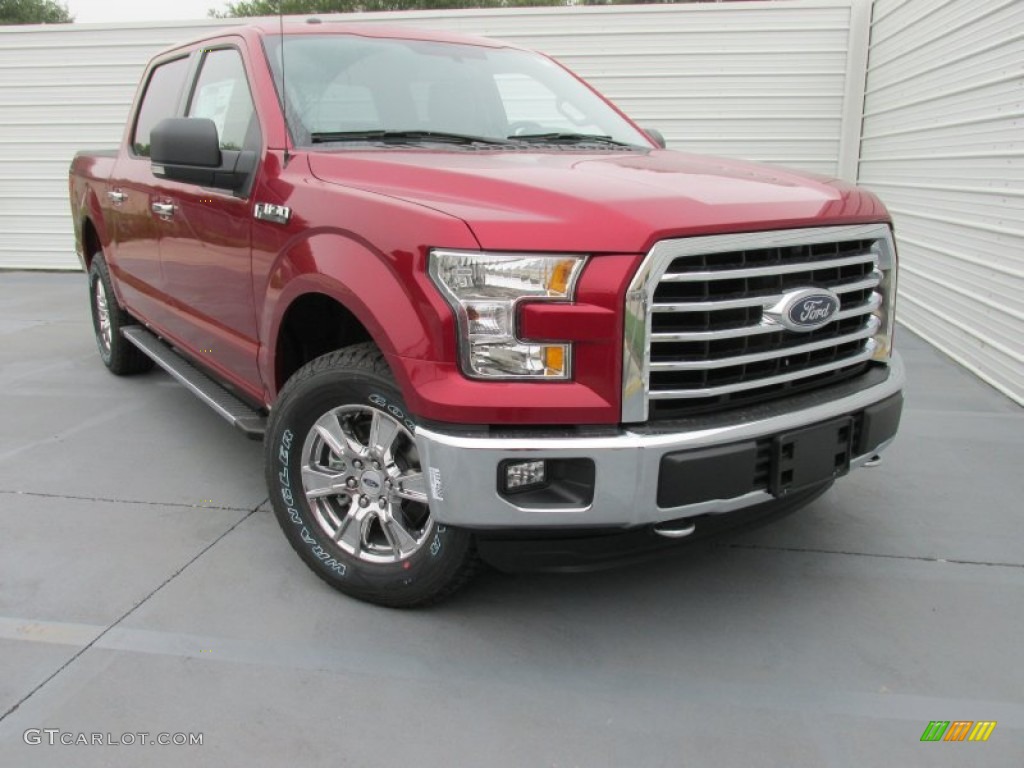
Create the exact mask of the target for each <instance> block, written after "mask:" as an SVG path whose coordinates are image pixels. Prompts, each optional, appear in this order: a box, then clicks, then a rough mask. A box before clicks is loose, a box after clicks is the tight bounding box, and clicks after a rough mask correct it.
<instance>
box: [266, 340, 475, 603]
mask: <svg viewBox="0 0 1024 768" xmlns="http://www.w3.org/2000/svg"><path fill="white" fill-rule="evenodd" d="M414 430H415V424H414V422H413V420H412V418H411V417H410V416H409V415H408V412H407V410H406V408H405V405H404V404H403V402H402V399H401V395H400V394H399V392H398V390H397V388H396V387H395V385H394V382H393V380H392V378H391V375H390V371H389V370H388V367H387V363H386V362H385V360H384V356H383V355H382V354H381V352H380V351H379V350H378V349H377V348H376V347H375V346H374V345H372V344H358V345H355V346H352V347H349V348H347V349H344V350H340V351H337V352H331V353H329V354H327V355H324V356H322V357H319V358H317V359H316V360H313V361H312V362H311V363H309V364H307V365H306V366H304V367H303V368H302V369H300V370H299V371H298V372H297V373H296V374H295V375H294V376H293V377H292V378H291V379H290V380H289V381H288V384H287V385H286V386H285V387H284V389H283V390H282V391H281V394H280V397H279V398H278V403H277V405H276V406H275V407H274V410H273V412H272V415H271V420H270V424H269V427H268V430H267V437H266V446H267V448H266V451H267V454H266V460H267V461H266V473H267V484H268V488H269V491H270V498H271V502H272V504H273V507H274V512H275V514H276V516H277V520H278V522H279V523H280V525H281V528H282V529H283V530H284V533H285V536H287V538H288V540H289V542H290V543H291V545H292V547H293V548H294V549H295V551H296V552H297V553H298V554H299V556H300V557H301V558H302V559H303V560H304V561H305V562H306V564H307V565H308V566H309V567H310V568H311V569H312V570H313V571H314V572H315V573H316V574H317V575H318V576H319V577H320V578H322V579H323V580H324V581H326V582H327V583H328V584H330V585H331V586H332V587H335V588H336V589H338V590H340V591H342V592H344V593H346V594H348V595H351V596H352V597H356V598H358V599H360V600H365V601H367V602H371V603H377V604H379V605H387V606H391V607H412V606H417V605H424V604H428V603H433V602H437V601H439V600H441V599H443V598H445V597H447V596H448V595H450V594H451V593H453V592H454V591H455V590H457V589H458V588H460V587H461V586H462V585H463V584H465V583H466V582H468V581H469V580H470V578H472V576H473V574H474V573H475V572H476V570H477V567H478V559H477V557H476V553H475V549H474V546H473V540H472V537H471V536H470V534H469V533H468V532H466V531H462V530H458V529H455V528H450V527H448V526H444V525H439V524H437V523H436V522H435V521H434V519H433V518H432V516H431V514H430V507H429V504H428V498H427V482H426V480H425V478H424V474H423V471H422V467H421V465H420V459H419V454H418V452H417V450H416V441H415V439H414V438H413V432H414Z"/></svg>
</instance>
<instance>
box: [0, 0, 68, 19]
mask: <svg viewBox="0 0 1024 768" xmlns="http://www.w3.org/2000/svg"><path fill="white" fill-rule="evenodd" d="M72 21H74V18H73V17H72V16H71V14H70V13H69V12H68V7H67V5H66V4H64V3H58V2H57V0H0V24H69V23H70V22H72Z"/></svg>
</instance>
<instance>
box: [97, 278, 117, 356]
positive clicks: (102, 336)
mask: <svg viewBox="0 0 1024 768" xmlns="http://www.w3.org/2000/svg"><path fill="white" fill-rule="evenodd" d="M93 303H94V304H95V305H96V321H97V323H98V328H97V329H96V330H97V331H98V333H97V336H98V337H99V342H100V347H101V348H102V349H103V353H104V354H105V355H109V354H110V345H111V342H112V339H111V329H110V308H109V307H108V306H107V292H106V291H105V290H104V289H103V280H101V279H98V278H97V280H96V287H95V288H93Z"/></svg>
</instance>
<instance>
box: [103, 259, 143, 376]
mask: <svg viewBox="0 0 1024 768" xmlns="http://www.w3.org/2000/svg"><path fill="white" fill-rule="evenodd" d="M89 308H90V310H91V312H92V328H93V332H94V333H95V334H96V347H97V348H98V349H99V352H100V359H101V360H103V364H104V365H105V366H107V369H108V370H109V371H110V372H111V373H113V374H116V375H117V376H130V375H131V374H134V373H144V372H145V371H148V370H150V369H151V368H152V367H153V361H152V360H151V359H150V358H148V357H147V356H146V355H145V354H144V353H143V352H142V350H140V349H139V348H138V347H136V346H135V345H134V344H132V343H131V342H130V341H128V339H126V338H124V337H123V336H122V335H121V329H122V328H124V327H125V326H126V325H134V324H135V318H133V317H132V316H131V315H129V314H128V313H127V312H125V311H124V310H123V309H122V308H121V305H120V304H118V303H117V296H116V295H115V294H114V286H113V284H112V283H111V281H110V270H108V269H107V262H106V261H105V260H104V259H103V254H102V253H97V254H94V255H93V257H92V263H91V264H90V265H89Z"/></svg>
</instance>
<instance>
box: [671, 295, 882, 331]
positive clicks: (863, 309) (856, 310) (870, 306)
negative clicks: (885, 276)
mask: <svg viewBox="0 0 1024 768" xmlns="http://www.w3.org/2000/svg"><path fill="white" fill-rule="evenodd" d="M881 306H882V296H881V295H880V294H877V293H872V294H871V296H870V298H869V300H868V301H867V302H866V303H864V304H858V305H857V306H855V307H852V308H850V309H844V310H842V311H841V312H839V313H838V314H837V315H836V316H835V319H836V320H845V319H847V318H850V317H859V316H861V315H869V314H871V313H872V312H874V311H875V310H876V309H878V308H879V307H881ZM783 330H784V329H783V328H781V327H779V326H778V325H776V324H775V323H771V322H768V321H766V320H762V321H761V323H760V324H758V325H755V326H743V327H741V328H725V329H722V330H717V331H685V332H683V331H681V332H673V331H665V332H660V333H652V334H651V341H652V342H662V341H711V340H714V339H731V338H737V337H746V336H756V335H758V334H762V333H782V331H783Z"/></svg>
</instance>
